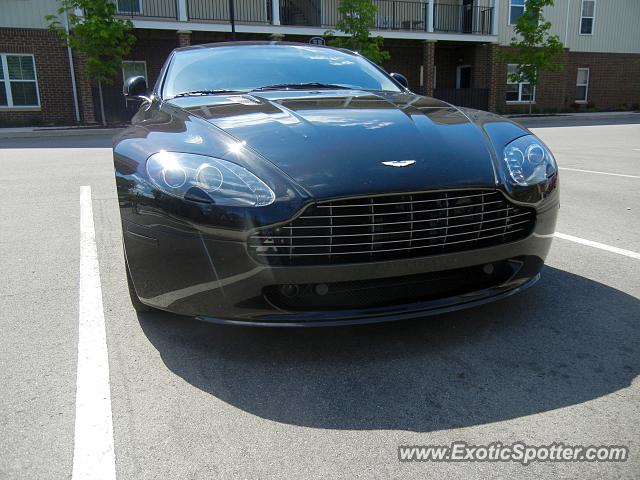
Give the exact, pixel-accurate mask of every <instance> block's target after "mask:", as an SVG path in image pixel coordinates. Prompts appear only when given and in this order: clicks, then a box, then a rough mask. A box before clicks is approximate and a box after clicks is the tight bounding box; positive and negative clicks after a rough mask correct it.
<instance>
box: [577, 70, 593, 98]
mask: <svg viewBox="0 0 640 480" xmlns="http://www.w3.org/2000/svg"><path fill="white" fill-rule="evenodd" d="M580 70H586V71H587V83H578V78H579V76H580ZM589 80H591V69H590V68H587V67H580V68H578V71H577V73H576V89H577V87H585V91H584V99H580V100H579V99H577V98H576V99H575V100H574V101H575V103H589Z"/></svg>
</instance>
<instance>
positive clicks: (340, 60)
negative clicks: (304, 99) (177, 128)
mask: <svg viewBox="0 0 640 480" xmlns="http://www.w3.org/2000/svg"><path fill="white" fill-rule="evenodd" d="M305 84H307V85H305ZM287 86H290V87H289V88H296V86H297V87H298V88H304V87H308V88H323V87H324V88H332V87H333V88H340V87H343V88H344V87H347V88H356V89H363V90H389V91H393V92H398V91H400V89H399V88H398V87H397V86H396V84H395V83H394V82H393V81H392V80H390V79H389V78H388V77H387V76H386V75H384V74H383V73H382V72H381V71H380V70H378V69H377V68H376V67H375V66H374V65H372V64H371V63H369V62H368V61H367V60H365V59H363V58H361V57H358V56H356V55H352V54H349V53H344V52H341V51H339V50H333V49H330V48H321V47H313V46H302V45H242V46H224V47H223V46H220V47H214V48H202V49H193V50H185V51H182V52H179V53H177V54H176V55H175V56H174V57H173V60H172V61H171V65H170V67H169V71H168V73H167V77H166V80H165V83H164V90H163V96H164V98H172V97H175V96H176V95H180V94H185V93H188V92H211V93H212V94H214V93H216V92H224V91H249V90H254V89H260V88H263V89H268V88H270V87H271V88H273V89H280V88H282V89H286V88H287Z"/></svg>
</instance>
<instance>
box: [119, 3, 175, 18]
mask: <svg viewBox="0 0 640 480" xmlns="http://www.w3.org/2000/svg"><path fill="white" fill-rule="evenodd" d="M113 3H114V4H115V5H116V14H117V15H121V16H124V17H147V18H171V19H177V18H178V6H177V4H176V0H113Z"/></svg>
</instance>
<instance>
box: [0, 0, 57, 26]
mask: <svg viewBox="0 0 640 480" xmlns="http://www.w3.org/2000/svg"><path fill="white" fill-rule="evenodd" d="M0 4H1V5H2V6H1V7H0V8H1V9H2V14H0V27H11V28H47V26H48V22H47V21H46V20H45V19H44V17H45V16H47V15H51V14H55V13H56V10H57V8H58V2H57V1H56V0H0Z"/></svg>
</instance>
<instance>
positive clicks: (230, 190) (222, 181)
mask: <svg viewBox="0 0 640 480" xmlns="http://www.w3.org/2000/svg"><path fill="white" fill-rule="evenodd" d="M147 174H148V175H149V178H150V179H151V181H152V182H153V184H154V185H155V186H156V187H158V188H159V189H160V190H162V191H163V192H164V193H166V194H167V195H171V196H173V197H178V198H185V197H191V198H194V199H201V198H203V193H204V195H205V196H204V199H205V200H208V199H211V201H212V202H213V203H215V204H216V205H226V206H236V207H262V206H265V205H269V204H270V203H273V201H274V200H275V198H276V196H275V194H274V193H273V190H271V189H270V188H269V187H268V186H267V185H266V184H265V183H264V182H263V181H262V180H260V179H259V178H258V177H256V176H255V175H254V174H253V173H251V172H250V171H249V170H247V169H245V168H243V167H241V166H239V165H236V164H235V163H231V162H227V161H226V160H220V159H219V158H213V157H205V156H204V155H196V154H191V153H174V152H159V153H155V154H153V155H151V156H150V157H149V158H148V160H147Z"/></svg>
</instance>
